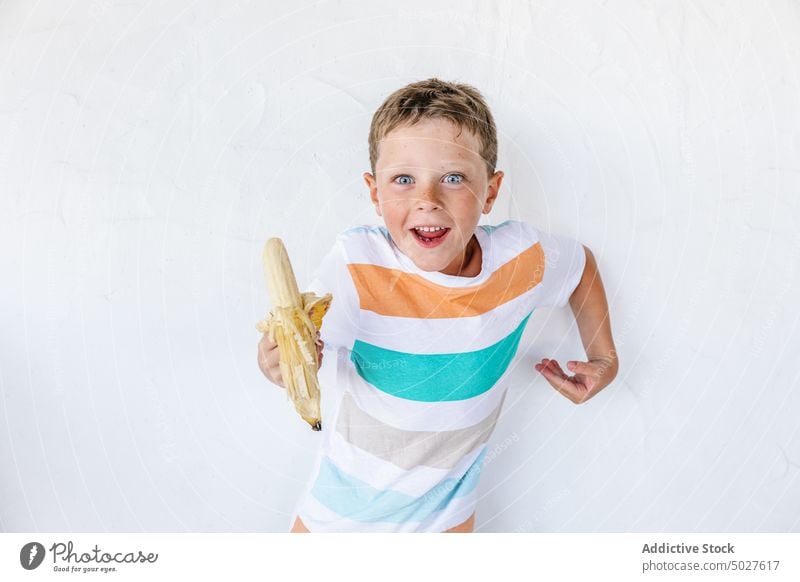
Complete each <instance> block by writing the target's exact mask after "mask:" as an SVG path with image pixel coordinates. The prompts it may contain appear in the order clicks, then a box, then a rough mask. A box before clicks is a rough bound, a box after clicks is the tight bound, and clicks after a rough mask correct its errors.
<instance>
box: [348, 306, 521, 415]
mask: <svg viewBox="0 0 800 582" xmlns="http://www.w3.org/2000/svg"><path fill="white" fill-rule="evenodd" d="M531 313H533V311H531ZM531 313H529V314H528V315H526V316H525V319H523V320H522V322H521V323H520V324H519V325H518V326H517V329H515V330H514V331H513V332H511V333H510V334H508V335H507V336H506V337H504V338H503V339H501V340H500V341H499V342H497V343H496V344H494V345H491V346H489V347H488V348H483V349H481V350H476V351H474V352H463V353H460V354H458V353H457V354H409V353H406V352H398V351H394V350H387V349H384V348H381V347H379V346H376V345H373V344H370V343H367V342H363V341H361V340H356V341H355V344H354V345H353V350H352V352H351V353H350V360H352V362H353V364H355V368H356V371H357V372H358V374H359V375H360V376H361V377H362V378H363V379H364V380H366V381H367V382H369V383H370V384H372V385H373V386H375V387H376V388H377V389H378V390H381V391H382V392H386V393H387V394H391V395H392V396H397V397H398V398H405V399H406V400H418V401H421V402H443V401H448V400H465V399H467V398H472V397H474V396H478V395H479V394H483V393H484V392H486V391H487V390H489V388H491V387H492V386H494V385H495V383H496V382H497V380H499V379H500V376H502V375H503V373H504V372H505V371H506V369H507V368H508V365H509V364H510V363H511V360H512V359H513V358H514V355H515V354H516V353H517V347H518V346H519V340H520V337H521V336H522V332H523V330H524V329H525V325H526V324H527V323H528V319H529V318H530V316H531Z"/></svg>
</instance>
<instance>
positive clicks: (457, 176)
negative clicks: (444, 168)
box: [445, 174, 464, 184]
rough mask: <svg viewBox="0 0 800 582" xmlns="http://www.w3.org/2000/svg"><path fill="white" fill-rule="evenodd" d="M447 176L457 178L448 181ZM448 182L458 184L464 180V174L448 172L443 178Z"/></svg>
mask: <svg viewBox="0 0 800 582" xmlns="http://www.w3.org/2000/svg"><path fill="white" fill-rule="evenodd" d="M449 178H458V180H457V181H456V182H453V181H450V180H449ZM445 180H447V183H448V184H460V183H461V182H462V181H463V180H464V176H462V175H461V174H448V175H447V176H446V178H445Z"/></svg>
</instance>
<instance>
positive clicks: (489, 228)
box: [478, 219, 511, 234]
mask: <svg viewBox="0 0 800 582" xmlns="http://www.w3.org/2000/svg"><path fill="white" fill-rule="evenodd" d="M510 222H511V220H510V219H509V220H504V221H503V222H501V223H500V224H479V225H478V226H480V227H481V228H482V229H483V230H485V231H486V234H491V233H492V232H494V231H495V230H497V229H498V228H503V227H504V226H506V225H507V224H508V223H510Z"/></svg>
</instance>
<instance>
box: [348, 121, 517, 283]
mask: <svg viewBox="0 0 800 582" xmlns="http://www.w3.org/2000/svg"><path fill="white" fill-rule="evenodd" d="M459 133H460V135H459ZM479 152H480V141H479V139H478V138H477V137H476V136H475V135H474V134H472V133H471V132H469V131H468V130H467V129H462V128H459V127H458V126H457V125H455V124H453V123H452V122H450V121H448V120H446V119H426V120H423V121H420V122H419V123H417V124H416V125H413V126H402V127H398V128H396V129H395V130H393V131H391V132H389V133H388V134H387V135H386V137H385V138H384V139H383V140H381V142H380V145H379V148H378V160H377V162H376V164H375V176H373V175H372V174H370V173H369V172H365V173H364V180H365V181H366V182H367V185H368V186H369V189H370V197H371V198H372V202H373V204H374V205H375V209H376V211H377V212H378V215H379V216H382V217H383V221H384V223H385V224H386V228H387V229H388V230H389V234H390V235H391V236H392V240H393V241H394V242H395V244H396V245H397V246H398V247H399V248H400V250H401V251H402V252H403V253H404V254H406V255H407V256H408V257H409V258H411V260H413V261H414V264H415V265H417V267H419V268H420V269H422V270H423V271H439V272H442V273H445V274H448V275H455V274H458V273H460V271H461V268H462V266H463V264H464V259H465V257H466V249H467V245H468V244H469V242H470V239H471V238H472V236H473V233H474V232H475V227H476V226H477V224H478V220H479V219H480V216H481V213H483V214H488V213H489V211H490V210H491V208H492V205H493V204H494V201H495V199H496V198H497V193H498V190H499V189H500V183H501V182H502V180H503V172H495V173H494V175H493V176H491V177H489V176H487V173H488V172H487V170H486V163H485V162H484V161H483V158H481V156H480V153H479ZM420 226H425V227H432V226H433V227H435V226H441V227H445V229H446V230H444V234H443V235H442V231H439V232H433V233H431V232H428V233H424V232H423V233H420V232H419V231H418V230H417V227H420ZM423 236H424V237H425V238H422V237H423ZM426 239H428V240H426Z"/></svg>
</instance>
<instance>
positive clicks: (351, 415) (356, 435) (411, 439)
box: [336, 392, 505, 470]
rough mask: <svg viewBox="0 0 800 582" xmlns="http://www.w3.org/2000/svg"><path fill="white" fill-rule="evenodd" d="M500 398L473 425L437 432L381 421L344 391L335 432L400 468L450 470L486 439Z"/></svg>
mask: <svg viewBox="0 0 800 582" xmlns="http://www.w3.org/2000/svg"><path fill="white" fill-rule="evenodd" d="M504 400H505V393H504V394H503V397H502V398H501V399H500V402H499V403H498V405H497V407H496V408H495V409H494V410H493V411H492V413H491V414H489V416H487V417H486V418H484V419H483V420H482V421H480V422H479V423H477V424H474V425H472V426H467V427H465V428H459V429H456V430H445V431H438V432H437V431H427V430H425V431H423V430H404V429H401V428H397V427H394V426H390V425H388V424H385V423H383V422H381V421H380V420H378V419H377V418H375V417H373V416H371V415H370V414H368V413H366V412H364V411H363V410H361V408H359V407H358V405H357V404H356V402H355V401H354V400H353V397H352V396H351V395H350V393H349V392H345V394H344V396H343V397H342V403H341V410H340V412H339V418H338V421H337V423H336V431H337V432H339V433H340V434H341V435H342V436H343V437H344V438H345V440H347V441H348V442H349V443H350V444H353V445H355V446H357V447H358V448H360V449H364V450H365V451H367V452H369V453H372V454H373V455H375V456H376V457H380V458H381V459H384V460H385V461H388V462H390V463H393V464H395V465H397V466H398V467H401V468H403V469H407V470H408V469H413V468H414V467H417V466H419V465H426V466H428V467H435V468H437V469H451V468H452V467H454V466H455V465H456V463H457V462H458V460H459V459H461V458H462V457H463V456H464V455H465V454H467V453H468V452H469V451H471V450H473V449H474V448H475V447H476V446H478V445H479V444H481V443H485V442H486V441H488V440H489V436H490V435H491V434H492V430H493V429H494V426H495V424H496V422H497V418H498V417H499V416H500V410H501V409H502V407H503V401H504Z"/></svg>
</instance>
